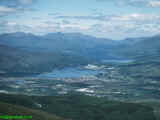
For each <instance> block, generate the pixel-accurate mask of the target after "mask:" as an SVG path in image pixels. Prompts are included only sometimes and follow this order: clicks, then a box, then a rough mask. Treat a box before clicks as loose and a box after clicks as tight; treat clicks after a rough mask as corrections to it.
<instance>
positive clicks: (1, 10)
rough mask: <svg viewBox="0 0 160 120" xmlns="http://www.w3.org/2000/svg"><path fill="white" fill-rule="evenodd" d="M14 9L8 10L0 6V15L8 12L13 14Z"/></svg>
mask: <svg viewBox="0 0 160 120" xmlns="http://www.w3.org/2000/svg"><path fill="white" fill-rule="evenodd" d="M15 11H16V9H15V8H9V7H6V6H0V13H10V12H15Z"/></svg>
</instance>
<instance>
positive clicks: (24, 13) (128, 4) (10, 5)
mask: <svg viewBox="0 0 160 120" xmlns="http://www.w3.org/2000/svg"><path fill="white" fill-rule="evenodd" d="M12 32H26V33H33V34H37V35H43V34H47V33H51V32H64V33H66V32H67V33H68V32H69V33H70V32H72V33H73V32H76V33H77V32H78V33H83V34H87V35H92V36H96V37H103V38H110V39H113V40H121V39H125V38H131V37H144V36H153V35H157V34H160V0H0V34H3V33H12Z"/></svg>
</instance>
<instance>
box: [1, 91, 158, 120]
mask: <svg viewBox="0 0 160 120" xmlns="http://www.w3.org/2000/svg"><path fill="white" fill-rule="evenodd" d="M0 98H1V100H0V101H1V103H0V106H1V109H0V113H2V114H6V113H9V114H20V113H22V114H27V115H28V114H29V115H33V117H35V119H34V120H50V119H52V120H59V119H60V118H58V117H55V116H52V115H51V114H54V115H57V116H60V117H62V118H65V119H69V118H70V119H72V120H156V118H155V116H154V113H153V109H152V108H151V107H148V106H146V105H141V104H137V103H123V102H118V101H108V100H106V99H105V98H97V97H91V96H85V95H77V94H75V93H72V94H70V95H64V96H43V97H42V96H41V97H38V96H23V95H7V94H0ZM11 104H12V105H11ZM24 107H26V108H24ZM2 108H4V109H2ZM33 109H34V110H33ZM42 111H45V112H47V113H45V112H42ZM62 120H63V119H62Z"/></svg>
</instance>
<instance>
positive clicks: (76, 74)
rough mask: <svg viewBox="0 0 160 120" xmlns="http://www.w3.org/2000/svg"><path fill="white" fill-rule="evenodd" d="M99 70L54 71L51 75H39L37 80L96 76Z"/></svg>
mask: <svg viewBox="0 0 160 120" xmlns="http://www.w3.org/2000/svg"><path fill="white" fill-rule="evenodd" d="M99 72H100V70H89V69H84V68H64V69H56V70H54V71H53V72H51V73H44V74H40V75H38V76H37V77H39V78H79V77H82V76H91V75H96V74H98V73H99Z"/></svg>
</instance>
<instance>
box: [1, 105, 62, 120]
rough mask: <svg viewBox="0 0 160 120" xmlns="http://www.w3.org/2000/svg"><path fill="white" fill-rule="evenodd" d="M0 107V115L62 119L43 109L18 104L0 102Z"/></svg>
mask: <svg viewBox="0 0 160 120" xmlns="http://www.w3.org/2000/svg"><path fill="white" fill-rule="evenodd" d="M0 107H1V109H0V115H9V116H16V115H18V116H32V119H30V120H64V119H62V118H60V117H57V116H55V115H51V114H48V113H46V112H43V111H39V110H33V109H29V108H26V107H22V106H18V105H13V104H7V103H3V102H0ZM21 120H25V119H21Z"/></svg>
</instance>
